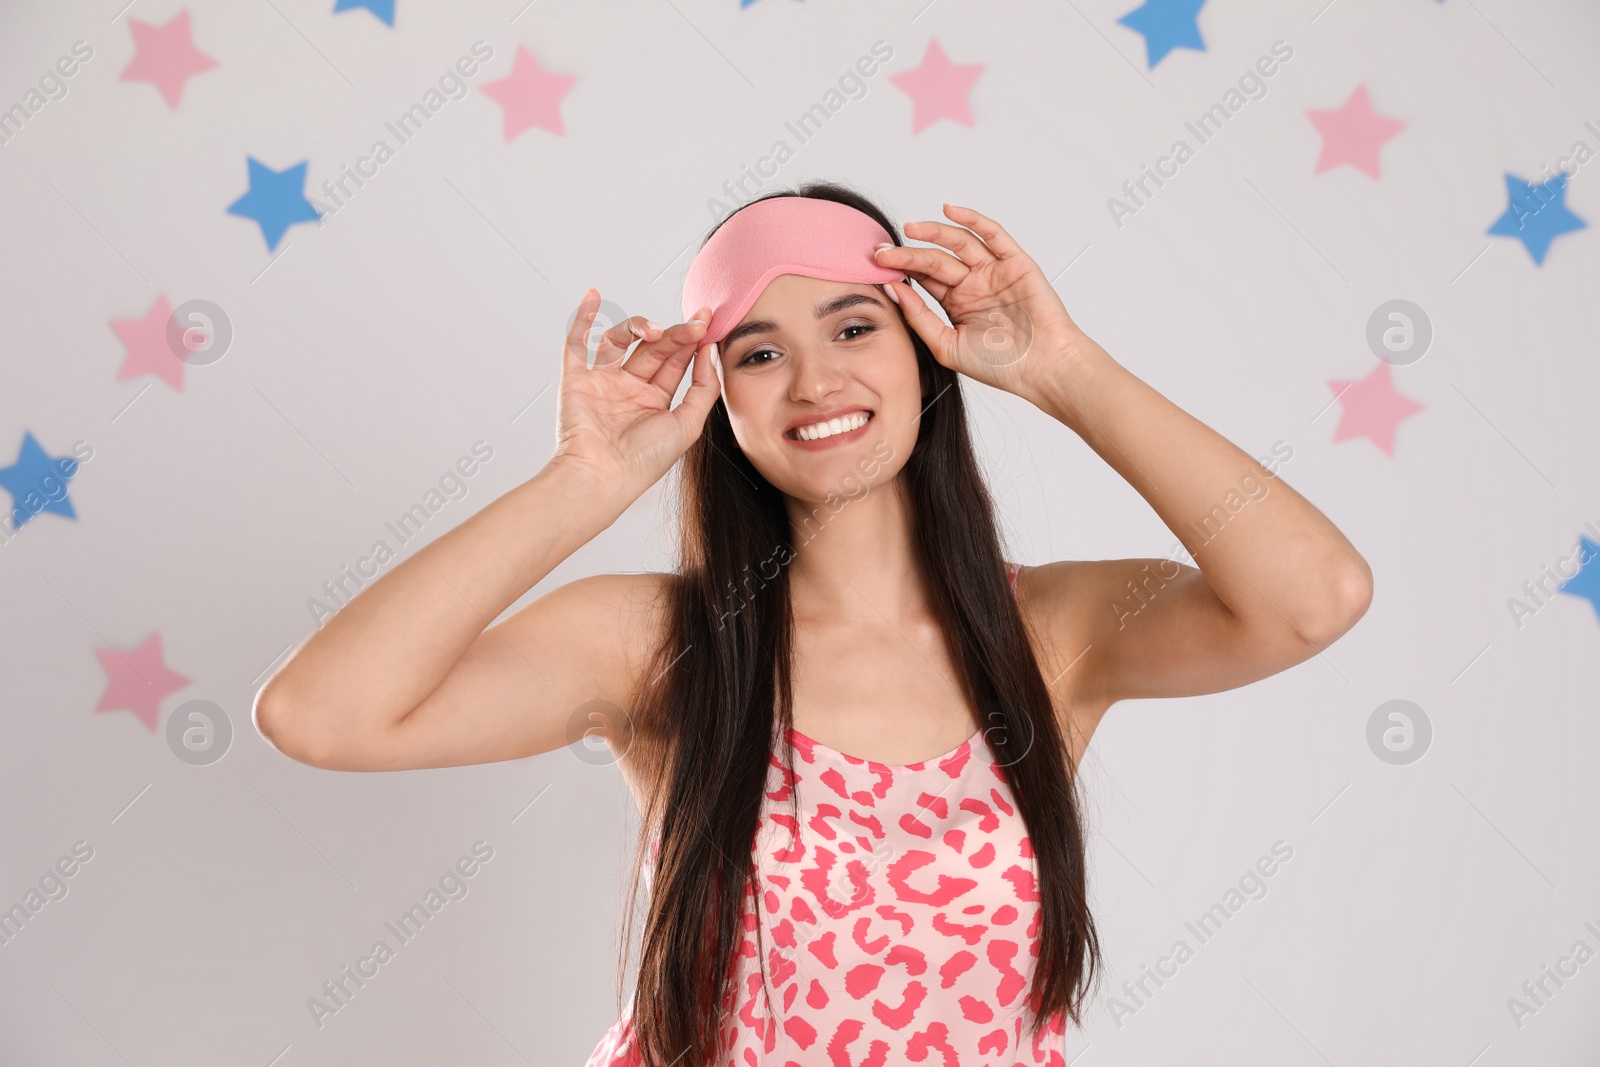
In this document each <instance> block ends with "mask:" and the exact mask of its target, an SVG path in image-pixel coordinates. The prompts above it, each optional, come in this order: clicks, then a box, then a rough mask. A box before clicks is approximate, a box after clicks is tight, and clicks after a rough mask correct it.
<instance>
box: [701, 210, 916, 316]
mask: <svg viewBox="0 0 1600 1067" xmlns="http://www.w3.org/2000/svg"><path fill="white" fill-rule="evenodd" d="M885 242H887V243H889V244H893V243H894V240H893V238H891V237H890V236H889V233H888V231H887V230H885V229H884V228H883V227H882V226H880V225H878V223H877V222H875V221H874V220H873V218H872V217H871V216H870V215H866V214H864V213H862V212H860V211H857V210H856V209H855V208H853V207H850V206H849V205H848V204H840V203H838V202H836V201H833V200H818V199H816V198H814V197H808V196H775V197H772V198H771V199H769V200H758V201H756V202H755V203H753V204H751V205H750V206H749V207H746V208H741V209H739V210H738V211H736V212H734V213H733V215H731V216H730V217H729V218H728V220H727V221H726V222H724V223H723V224H722V225H721V226H720V227H718V229H717V231H716V232H715V233H713V234H712V235H711V239H710V240H708V241H707V242H706V243H705V247H703V248H701V249H700V252H699V254H698V255H696V256H695V258H694V262H693V263H691V264H690V265H689V273H688V274H687V275H686V276H685V277H684V280H683V315H684V321H688V318H689V316H690V315H693V314H694V313H695V312H696V311H698V310H700V308H701V307H710V308H711V323H710V325H709V327H708V328H707V329H706V332H705V335H704V336H703V337H701V339H700V344H702V345H706V344H710V343H711V342H713V341H721V340H722V339H723V338H724V337H726V336H727V335H728V334H729V333H730V332H731V331H732V330H733V328H734V327H735V326H737V325H739V321H740V320H741V319H743V318H744V316H745V313H746V312H748V311H749V310H750V308H751V305H753V304H754V303H755V302H756V301H757V300H759V299H760V298H761V293H762V291H763V290H765V289H766V287H767V283H768V282H770V281H772V279H774V278H776V277H777V276H778V275H780V274H800V275H803V276H805V277H807V278H821V279H823V280H825V281H830V282H860V283H863V284H871V285H883V284H884V283H886V282H898V281H904V280H905V279H906V273H905V271H902V270H893V269H891V268H889V267H881V266H879V265H878V263H877V261H876V260H875V259H874V258H873V251H874V250H875V249H876V248H877V246H878V245H881V244H884V243H885Z"/></svg>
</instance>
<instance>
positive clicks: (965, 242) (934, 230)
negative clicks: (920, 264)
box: [904, 222, 997, 267]
mask: <svg viewBox="0 0 1600 1067" xmlns="http://www.w3.org/2000/svg"><path fill="white" fill-rule="evenodd" d="M904 229H905V233H906V236H907V237H911V238H915V239H916V240H918V241H929V242H931V243H933V244H936V245H942V246H944V247H945V248H948V249H949V250H950V251H951V252H954V253H955V255H956V258H958V259H960V260H961V262H963V263H965V264H966V265H967V266H969V267H981V266H983V265H984V264H985V263H993V262H994V261H995V259H996V258H997V257H996V256H995V254H994V252H993V251H992V250H990V248H989V246H988V245H986V244H984V243H983V242H982V241H980V240H979V239H978V235H977V234H975V233H973V232H972V231H971V230H965V229H962V228H961V227H960V226H951V225H950V224H948V223H944V222H908V223H906V224H905V226H904Z"/></svg>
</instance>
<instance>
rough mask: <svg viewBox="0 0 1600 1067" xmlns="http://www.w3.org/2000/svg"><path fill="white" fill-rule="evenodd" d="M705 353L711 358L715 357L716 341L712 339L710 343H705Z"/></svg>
mask: <svg viewBox="0 0 1600 1067" xmlns="http://www.w3.org/2000/svg"><path fill="white" fill-rule="evenodd" d="M706 355H708V356H710V357H711V358H712V359H713V360H715V359H716V358H717V342H715V341H712V342H711V343H710V344H708V345H706Z"/></svg>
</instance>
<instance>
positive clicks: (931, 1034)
mask: <svg viewBox="0 0 1600 1067" xmlns="http://www.w3.org/2000/svg"><path fill="white" fill-rule="evenodd" d="M1011 577H1012V581H1013V585H1014V583H1015V577H1016V571H1015V569H1013V570H1012V574H1011ZM790 737H791V739H792V743H793V745H794V774H793V777H792V778H791V777H790V776H789V775H788V773H787V771H786V770H785V768H784V767H783V764H782V757H781V755H779V753H778V752H777V751H774V752H773V753H772V755H771V758H770V762H769V767H768V775H767V793H766V797H765V799H764V801H763V803H762V810H761V815H760V818H759V821H758V824H757V831H756V841H755V846H754V854H753V859H754V861H755V864H756V872H757V877H758V880H759V889H757V888H754V887H752V888H750V889H747V891H746V893H745V901H744V917H745V937H744V940H743V942H742V943H741V945H740V948H739V954H738V957H737V959H736V961H735V968H734V978H735V981H734V986H733V990H732V1001H731V1002H730V1005H729V1006H731V1007H732V1009H733V1010H732V1014H731V1015H729V1016H728V1017H727V1018H728V1020H729V1021H728V1024H727V1026H726V1028H725V1030H724V1038H725V1041H726V1044H725V1046H724V1047H725V1048H727V1049H728V1058H727V1060H726V1063H727V1064H728V1065H729V1067H765V1065H772V1067H810V1065H813V1064H816V1065H822V1064H827V1065H829V1067H887V1065H890V1064H894V1065H899V1064H904V1063H906V1062H908V1061H909V1062H911V1063H916V1064H929V1065H931V1067H1017V1065H1038V1064H1043V1065H1046V1067H1065V1063H1066V1057H1065V1047H1064V1039H1065V1034H1064V1027H1063V1025H1062V1023H1061V1020H1060V1019H1059V1018H1057V1019H1055V1020H1052V1022H1051V1024H1050V1025H1048V1026H1047V1027H1046V1028H1045V1029H1044V1030H1043V1031H1041V1032H1040V1034H1038V1035H1037V1036H1035V1035H1032V1034H1030V1033H1029V1032H1028V1031H1029V1028H1030V1026H1031V1023H1032V1019H1033V1016H1032V1013H1031V1012H1029V1011H1028V1009H1027V1006H1026V1004H1025V1000H1026V993H1027V990H1028V986H1029V983H1030V981H1031V978H1032V972H1033V964H1034V961H1035V960H1036V959H1037V957H1038V953H1039V944H1038V932H1039V919H1040V913H1039V894H1038V887H1037V882H1036V872H1035V867H1034V862H1033V850H1032V848H1031V847H1030V845H1029V841H1028V837H1027V834H1026V829H1025V827H1024V824H1023V821H1022V816H1021V815H1020V814H1019V813H1018V811H1017V807H1016V804H1015V802H1014V798H1013V796H1012V794H1011V791H1010V789H1009V788H1008V787H1007V786H1006V783H1005V780H1004V777H1003V774H1002V772H1001V771H1000V769H999V768H997V767H995V766H994V757H993V755H992V752H991V750H990V749H989V746H988V744H987V742H986V741H985V738H984V732H983V731H982V730H980V731H978V732H977V733H975V734H974V735H973V736H972V737H971V738H969V739H968V740H966V741H965V742H963V743H962V744H961V745H960V746H959V747H957V748H956V749H954V750H953V751H951V752H949V753H946V754H945V755H943V756H940V757H936V758H934V759H931V760H926V761H924V762H922V763H913V764H908V765H904V766H894V765H890V764H884V763H877V762H873V761H869V760H863V759H859V758H857V757H855V756H850V755H847V754H845V753H843V752H839V751H837V750H835V749H832V748H829V747H828V746H826V745H823V744H821V743H819V742H816V741H813V740H812V739H811V738H809V737H806V736H805V735H804V734H801V733H799V732H798V731H791V732H790ZM796 800H797V801H798V810H799V818H798V820H797V819H796V818H795V817H794V814H793V812H794V809H793V808H792V807H791V803H792V802H793V801H796ZM653 852H654V850H653V849H652V854H653ZM758 898H759V900H758ZM762 962H764V963H765V968H764V972H765V973H764V974H763V967H762V966H761V964H762ZM631 1019H632V1017H631V1005H630V1006H629V1008H628V1010H626V1011H625V1012H624V1013H623V1016H622V1018H620V1019H618V1020H617V1021H616V1023H615V1024H614V1025H613V1026H612V1027H611V1028H610V1029H609V1030H608V1031H607V1032H606V1034H605V1036H604V1037H603V1038H602V1039H601V1041H600V1044H599V1046H598V1047H597V1048H596V1049H595V1050H594V1053H593V1054H592V1055H591V1056H590V1057H589V1059H588V1061H587V1064H586V1067H639V1064H640V1063H641V1058H640V1056H639V1053H638V1050H637V1048H636V1047H635V1045H634V1043H633V1040H632V1039H633V1030H632V1022H631Z"/></svg>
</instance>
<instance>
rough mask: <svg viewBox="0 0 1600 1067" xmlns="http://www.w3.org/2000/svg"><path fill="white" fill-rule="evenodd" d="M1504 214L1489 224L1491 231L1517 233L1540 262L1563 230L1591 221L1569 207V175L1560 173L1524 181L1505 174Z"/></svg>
mask: <svg viewBox="0 0 1600 1067" xmlns="http://www.w3.org/2000/svg"><path fill="white" fill-rule="evenodd" d="M1506 199H1507V201H1508V202H1509V206H1508V207H1507V208H1506V211H1505V214H1503V215H1501V216H1500V217H1499V218H1498V219H1496V220H1495V224H1494V225H1493V226H1490V227H1489V231H1488V232H1489V233H1491V234H1497V235H1499V236H1501V237H1515V238H1516V239H1517V240H1519V241H1521V242H1522V243H1523V245H1524V246H1525V247H1526V248H1527V249H1528V254H1529V255H1531V256H1532V257H1533V261H1534V262H1535V263H1537V264H1539V265H1541V266H1542V265H1543V264H1544V257H1545V253H1547V252H1549V251H1550V242H1551V241H1554V240H1555V239H1556V238H1557V237H1559V236H1561V235H1562V234H1564V233H1571V232H1572V231H1573V230H1581V229H1584V228H1586V227H1587V226H1588V225H1589V224H1588V223H1587V222H1585V221H1583V220H1582V219H1580V218H1579V217H1578V216H1576V215H1574V214H1573V213H1572V212H1570V211H1568V210H1567V176H1566V175H1565V174H1558V175H1556V176H1555V177H1554V178H1551V179H1550V180H1549V181H1547V182H1542V183H1539V184H1535V183H1533V182H1526V181H1523V180H1522V179H1521V178H1519V177H1517V176H1516V175H1515V174H1510V173H1508V174H1506Z"/></svg>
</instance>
